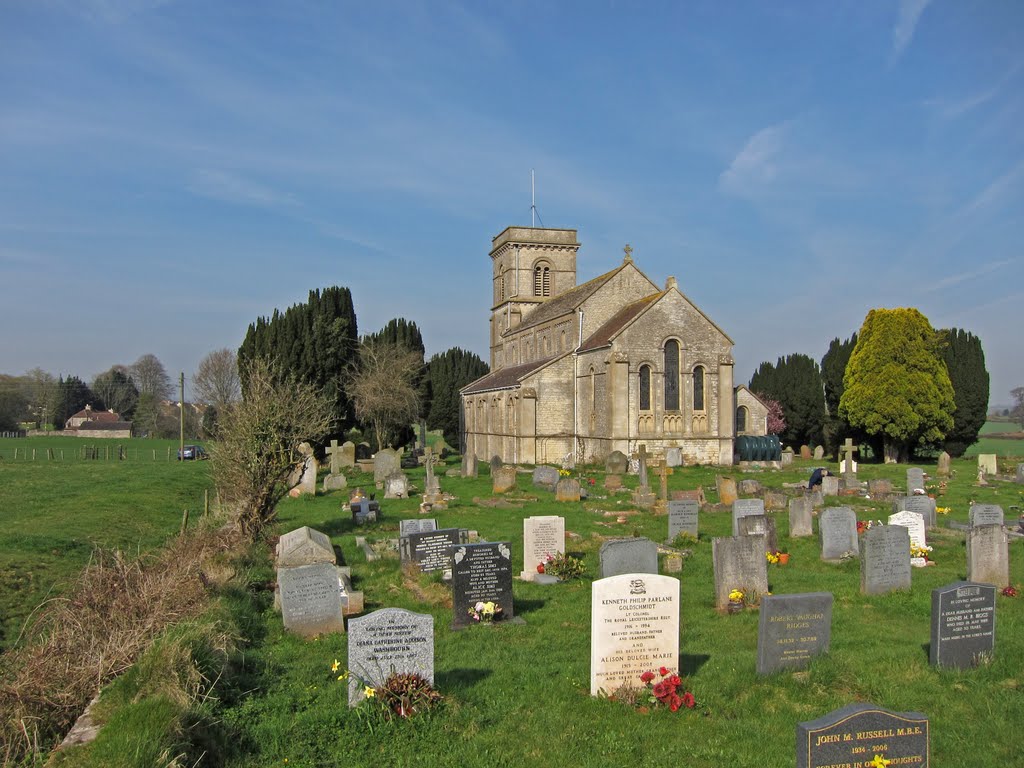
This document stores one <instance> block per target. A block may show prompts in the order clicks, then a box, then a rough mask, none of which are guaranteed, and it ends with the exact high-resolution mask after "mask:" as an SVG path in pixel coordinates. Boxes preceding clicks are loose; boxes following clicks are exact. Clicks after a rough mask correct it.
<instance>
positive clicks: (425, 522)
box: [398, 517, 437, 537]
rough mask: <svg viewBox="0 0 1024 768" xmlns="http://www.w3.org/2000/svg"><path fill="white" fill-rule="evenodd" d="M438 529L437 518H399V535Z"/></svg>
mask: <svg viewBox="0 0 1024 768" xmlns="http://www.w3.org/2000/svg"><path fill="white" fill-rule="evenodd" d="M436 530H437V520H434V519H433V518H430V517H418V518H416V519H414V520H399V521H398V535H399V536H400V537H401V536H409V535H410V534H413V533H429V532H430V531H436Z"/></svg>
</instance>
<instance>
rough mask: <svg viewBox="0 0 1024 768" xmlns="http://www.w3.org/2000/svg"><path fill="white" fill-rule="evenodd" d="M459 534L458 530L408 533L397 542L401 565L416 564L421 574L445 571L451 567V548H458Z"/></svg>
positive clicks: (441, 529)
mask: <svg viewBox="0 0 1024 768" xmlns="http://www.w3.org/2000/svg"><path fill="white" fill-rule="evenodd" d="M461 534H462V532H461V531H460V530H459V529H458V528H440V529H438V530H436V531H424V532H422V533H410V534H409V535H408V536H403V537H401V538H400V539H399V540H398V552H399V555H400V556H401V559H402V562H403V563H416V564H417V565H419V567H420V571H422V572H423V573H429V572H430V571H447V570H449V569H451V567H452V547H455V546H458V544H459V542H460V541H461V540H462V535H461Z"/></svg>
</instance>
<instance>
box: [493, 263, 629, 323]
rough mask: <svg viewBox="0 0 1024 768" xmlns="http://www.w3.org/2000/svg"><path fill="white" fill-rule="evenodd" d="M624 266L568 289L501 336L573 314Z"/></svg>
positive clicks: (621, 265)
mask: <svg viewBox="0 0 1024 768" xmlns="http://www.w3.org/2000/svg"><path fill="white" fill-rule="evenodd" d="M625 266H626V265H625V264H624V263H623V264H620V265H619V266H617V267H616V268H615V269H613V270H612V271H611V272H605V273H604V274H603V275H598V276H597V277H595V278H594V279H592V280H588V281H587V282H585V283H583V284H582V285H577V286H576V287H575V288H570V289H569V290H568V291H565V293H560V294H558V295H557V296H555V297H554V298H553V299H551V300H550V301H546V302H544V303H543V304H541V305H540V306H539V307H537V308H536V309H535V310H533V312H531V313H530V314H529V315H528V316H527V317H526V319H525V320H523V322H522V323H521V324H520V325H518V326H516V327H515V328H510V329H509V330H507V331H505V333H504V334H502V335H503V336H513V335H515V334H517V333H519V332H520V331H523V330H525V329H527V328H532V327H533V326H535V325H541V324H543V323H546V322H549V321H550V320H554V319H555V318H556V317H561V316H562V315H567V314H569V313H570V312H575V311H576V308H577V307H579V306H580V304H582V303H583V302H584V301H586V300H587V299H589V298H590V297H591V296H593V295H594V293H596V292H597V290H598V289H599V288H600V287H601V286H603V285H604V284H605V283H607V282H608V281H609V280H611V279H612V278H613V277H614V276H615V275H616V274H617V273H618V272H619V270H621V269H622V268H623V267H625Z"/></svg>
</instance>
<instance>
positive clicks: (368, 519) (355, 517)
mask: <svg viewBox="0 0 1024 768" xmlns="http://www.w3.org/2000/svg"><path fill="white" fill-rule="evenodd" d="M348 506H349V509H350V510H351V512H352V522H353V523H355V524H356V525H365V524H366V523H376V522H377V521H378V520H380V502H378V501H377V500H376V499H368V498H366V497H365V496H363V497H360V498H359V499H358V500H353V501H351V502H349V505H348Z"/></svg>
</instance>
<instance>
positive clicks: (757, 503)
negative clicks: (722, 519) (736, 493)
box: [732, 499, 764, 536]
mask: <svg viewBox="0 0 1024 768" xmlns="http://www.w3.org/2000/svg"><path fill="white" fill-rule="evenodd" d="M763 514H764V501H762V500H761V499H736V500H735V501H734V502H733V503H732V535H733V536H739V533H740V527H739V519H740V518H741V517H746V516H747V515H763Z"/></svg>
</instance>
